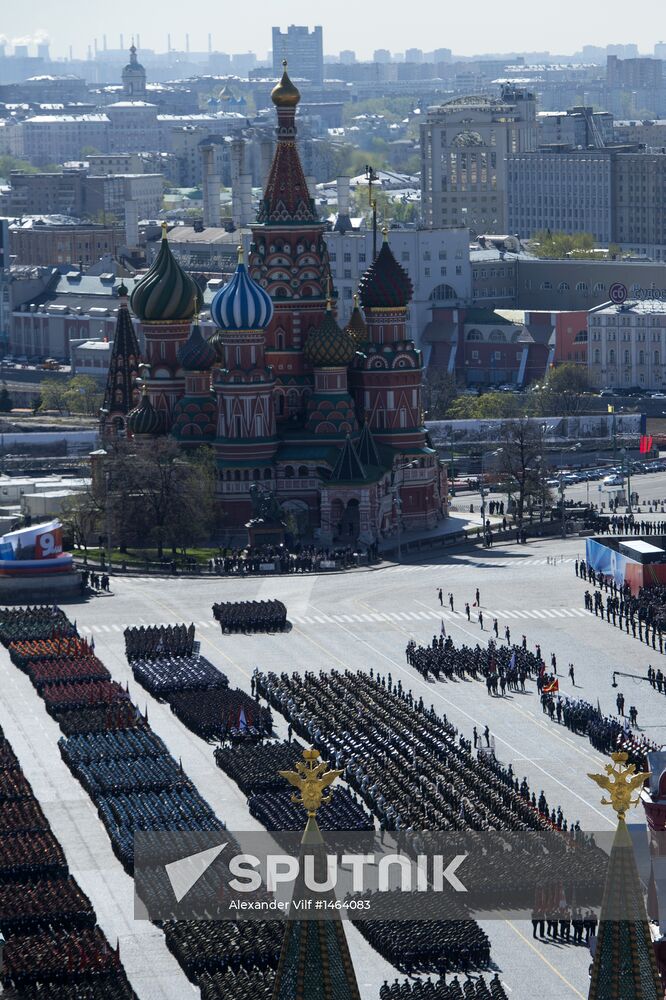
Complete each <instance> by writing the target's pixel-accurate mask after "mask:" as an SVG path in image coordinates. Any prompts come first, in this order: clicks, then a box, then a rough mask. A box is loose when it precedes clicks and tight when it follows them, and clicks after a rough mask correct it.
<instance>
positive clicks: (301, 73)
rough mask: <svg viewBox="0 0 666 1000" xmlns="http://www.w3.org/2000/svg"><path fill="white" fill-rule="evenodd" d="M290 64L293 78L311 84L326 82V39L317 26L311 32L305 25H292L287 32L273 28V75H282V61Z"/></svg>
mask: <svg viewBox="0 0 666 1000" xmlns="http://www.w3.org/2000/svg"><path fill="white" fill-rule="evenodd" d="M284 59H286V60H287V62H288V63H289V72H290V74H291V76H297V77H302V78H303V79H305V80H310V82H311V83H318V84H322V83H323V82H324V38H323V33H322V29H321V27H320V26H317V27H315V28H313V29H312V31H310V29H309V28H307V27H304V26H303V25H298V24H290V25H289V27H288V28H287V30H286V31H281V30H280V28H275V27H274V28H273V73H274V74H275V75H276V76H281V75H282V61H283V60H284Z"/></svg>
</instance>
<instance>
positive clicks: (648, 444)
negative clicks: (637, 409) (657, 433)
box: [639, 434, 653, 455]
mask: <svg viewBox="0 0 666 1000" xmlns="http://www.w3.org/2000/svg"><path fill="white" fill-rule="evenodd" d="M652 442H653V437H652V435H651V434H641V439H640V448H639V450H640V453H641V455H648V454H649V453H650V452H651V451H652Z"/></svg>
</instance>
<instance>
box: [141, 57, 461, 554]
mask: <svg viewBox="0 0 666 1000" xmlns="http://www.w3.org/2000/svg"><path fill="white" fill-rule="evenodd" d="M271 96H272V101H273V103H274V105H275V106H276V108H277V117H278V129H277V144H276V148H275V155H274V158H273V162H272V165H271V169H270V172H269V175H268V179H267V181H266V185H265V188H264V194H263V198H262V200H261V203H260V208H259V213H258V217H257V222H256V224H254V225H253V226H252V227H251V231H252V242H251V245H250V253H249V261H248V264H247V265H245V263H244V262H243V251H242V249H241V251H240V255H239V262H238V264H237V267H236V271H235V273H234V275H233V277H232V279H231V281H229V282H228V283H227V284H226V285H224V286H223V287H222V288H220V289H219V291H217V293H216V294H215V295H214V297H213V300H212V302H211V305H210V312H211V318H212V320H213V322H214V324H215V327H216V328H217V329H216V332H215V333H214V334H213V335H212V336H211V337H209V338H208V339H207V340H206V339H204V336H203V333H202V329H201V326H200V325H199V323H198V322H196V323H194V324H192V319H193V317H194V315H195V313H197V312H198V311H199V308H200V304H201V293H200V291H199V288H198V286H197V284H196V283H195V281H194V280H193V278H192V277H191V276H190V275H189V274H187V272H185V271H183V270H182V269H181V267H180V266H179V264H178V263H177V261H176V260H175V258H174V256H173V254H172V253H171V249H170V246H169V242H168V239H167V236H166V231H165V232H164V233H163V238H162V244H161V248H160V252H159V254H158V256H157V258H156V259H155V261H154V263H153V265H152V267H151V268H150V270H149V271H148V273H147V274H146V275H145V276H144V277H143V278H142V279H141V280H139V281H138V282H137V283H136V284H135V285H134V289H133V291H132V294H131V298H130V303H131V306H132V309H133V312H134V314H135V315H136V316H137V317H138V319H139V320H140V321H141V326H142V330H143V336H144V338H145V351H144V356H145V358H146V361H147V363H148V365H149V369H148V374H147V375H146V377H145V385H146V394H145V396H144V397H143V398H142V400H141V403H140V404H139V406H138V407H136V408H135V409H133V410H132V411H130V413H129V414H128V416H127V429H128V431H129V433H130V434H132V435H133V436H134V437H135V438H136V439H137V440H138V441H144V440H145V441H146V442H148V441H150V440H151V438H152V437H154V436H155V435H156V434H159V433H165V432H170V433H171V434H172V435H174V436H175V437H176V439H177V440H179V441H180V442H181V444H182V445H183V446H184V447H192V446H195V445H197V444H199V443H202V442H207V443H210V444H211V445H212V446H213V448H214V451H215V454H216V460H217V468H218V499H219V501H220V507H221V511H222V512H223V513H224V516H225V523H226V524H227V525H229V526H230V527H233V528H235V529H238V530H239V531H240V530H242V529H243V526H244V525H246V523H247V522H248V519H249V518H250V516H251V515H252V511H253V503H252V498H253V496H255V495H256V494H258V495H260V494H261V492H262V487H263V488H267V489H269V490H270V491H271V492H272V493H273V494H274V496H275V497H276V499H277V500H278V502H279V503H280V505H281V510H282V512H283V515H284V516H287V515H291V516H292V517H293V519H294V520H295V521H296V522H297V523H298V524H299V527H300V530H301V531H303V532H304V533H310V532H312V533H314V534H315V536H316V537H318V538H320V539H321V540H322V541H324V542H327V543H330V542H331V541H333V540H335V539H338V540H342V541H345V540H348V541H355V540H360V541H362V542H365V543H366V544H372V543H374V542H376V541H377V540H378V539H379V537H380V536H382V535H385V534H387V533H392V532H393V531H396V530H401V526H404V527H405V528H428V527H433V526H434V525H435V524H436V523H437V521H438V520H439V519H440V518H441V517H442V516H443V515H444V514H445V512H446V480H445V475H444V471H443V469H442V467H441V466H440V462H439V460H438V458H437V455H436V452H435V451H434V450H433V449H432V448H430V447H429V445H428V444H427V441H426V431H425V428H424V426H423V413H422V409H421V377H422V356H421V353H420V351H418V350H417V349H416V348H415V346H414V343H413V341H412V340H411V339H410V337H409V333H408V331H407V326H406V324H407V310H408V307H409V302H410V299H411V294H412V288H411V282H410V280H409V277H408V275H407V274H406V272H405V271H404V270H403V268H402V266H401V265H400V263H399V262H398V261H397V260H396V259H395V256H394V255H393V253H392V251H391V248H390V246H389V244H388V242H387V241H386V240H384V242H383V243H382V246H381V250H380V251H379V253H378V255H377V257H376V259H375V260H374V261H373V262H372V263H371V264H370V266H369V268H368V269H367V271H366V272H365V274H364V275H363V278H362V279H361V281H360V284H359V295H360V303H361V307H362V310H361V308H358V309H356V310H354V313H353V315H352V317H351V318H350V321H349V323H348V325H347V327H346V328H345V329H342V328H341V326H340V325H339V324H338V322H337V321H336V318H335V315H334V312H333V298H332V296H333V292H334V289H333V285H332V281H331V275H330V268H329V260H328V251H327V246H326V243H325V241H324V238H323V237H324V229H325V223H323V222H321V221H320V220H319V218H318V216H317V212H316V210H315V204H314V201H313V199H312V198H311V196H310V193H309V190H308V186H307V182H306V179H305V175H304V173H303V170H302V166H301V163H300V160H299V157H298V151H297V147H296V141H295V140H296V126H295V112H296V106H297V104H298V102H299V100H300V94H299V92H298V90H297V89H296V87H295V86H294V84H293V83H292V82H291V80H290V79H289V77H288V75H287V72H286V70H285V72H284V74H283V76H282V79H281V81H280V83H279V84H278V85H277V86H276V87H275V88H274V89H273V91H272V95H271ZM211 385H212V388H213V390H214V392H215V398H214V399H211Z"/></svg>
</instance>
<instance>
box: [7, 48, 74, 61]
mask: <svg viewBox="0 0 666 1000" xmlns="http://www.w3.org/2000/svg"><path fill="white" fill-rule="evenodd" d="M14 58H15V59H27V58H28V46H27V45H15V46H14ZM69 58H70V59H71V58H72V49H71V46H70V49H69Z"/></svg>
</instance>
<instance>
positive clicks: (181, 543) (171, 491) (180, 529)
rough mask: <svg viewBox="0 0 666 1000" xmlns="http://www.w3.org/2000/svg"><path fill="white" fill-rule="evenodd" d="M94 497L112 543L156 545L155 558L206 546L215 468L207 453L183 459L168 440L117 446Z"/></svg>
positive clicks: (210, 454)
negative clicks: (106, 521) (107, 523)
mask: <svg viewBox="0 0 666 1000" xmlns="http://www.w3.org/2000/svg"><path fill="white" fill-rule="evenodd" d="M97 495H98V497H99V498H100V499H101V501H102V504H103V506H104V508H105V515H106V516H108V518H109V520H110V524H111V526H112V534H113V539H114V541H115V543H116V544H117V545H118V546H119V547H120V549H121V551H124V550H125V549H126V548H127V545H129V544H137V545H141V546H144V547H145V546H146V545H148V544H151V543H152V544H154V545H155V546H156V548H157V554H158V558H160V559H161V558H162V557H163V555H164V549H165V547H166V546H169V547H170V548H171V549H172V551H173V552H174V553H175V552H176V551H177V549H178V548H179V547H180V548H185V547H186V546H187V545H192V544H194V543H195V542H202V541H203V542H207V541H208V540H209V538H210V533H211V531H212V527H213V523H214V517H215V464H214V459H213V456H212V453H211V452H210V450H209V449H199V450H198V451H196V452H195V453H194V454H186V453H185V452H183V450H182V449H181V448H180V447H179V446H178V444H177V443H176V442H175V441H173V440H172V439H171V438H157V439H155V440H153V441H151V442H150V443H147V442H140V443H136V442H133V441H122V440H121V441H118V442H117V443H115V444H114V446H113V449H112V451H110V453H109V454H108V456H107V457H106V458H105V460H104V471H103V476H102V477H98V484H97Z"/></svg>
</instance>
